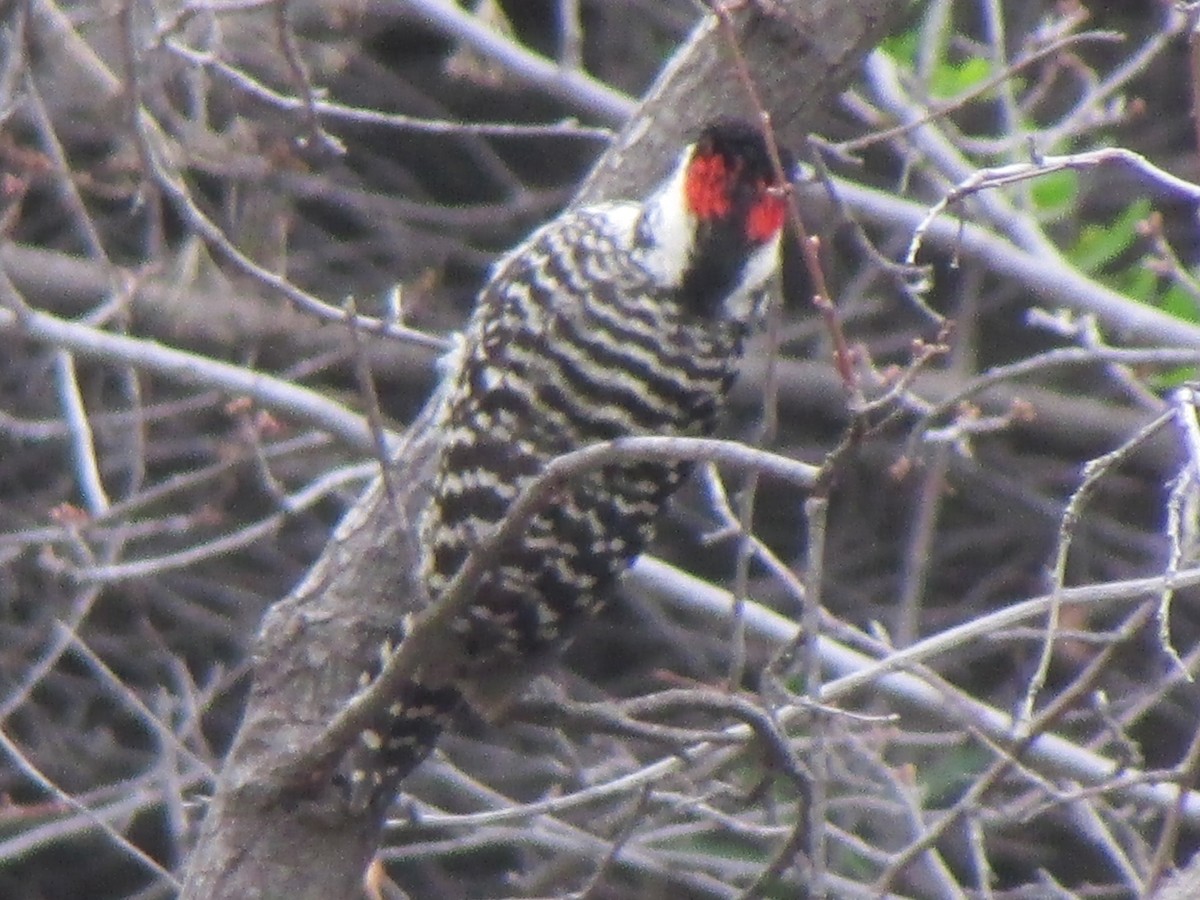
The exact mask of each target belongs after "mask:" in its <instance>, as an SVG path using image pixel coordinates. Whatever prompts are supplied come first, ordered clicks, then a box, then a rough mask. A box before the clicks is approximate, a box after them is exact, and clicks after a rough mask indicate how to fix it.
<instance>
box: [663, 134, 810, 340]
mask: <svg viewBox="0 0 1200 900" xmlns="http://www.w3.org/2000/svg"><path fill="white" fill-rule="evenodd" d="M779 156H780V160H779V161H780V163H781V168H782V169H783V172H784V174H785V175H787V176H788V177H790V173H791V172H792V170H793V168H794V162H793V159H792V156H791V154H789V153H788V152H787V151H786V150H782V149H781V150H780V151H779ZM787 188H788V185H787V182H786V181H783V180H781V179H780V178H779V176H778V170H777V169H776V167H775V165H774V163H773V161H772V158H771V153H770V150H769V149H768V147H767V143H766V140H765V139H764V137H763V135H762V132H761V130H760V129H759V128H758V127H756V126H755V125H753V124H752V123H750V122H748V121H743V120H740V119H721V120H718V121H715V122H711V123H709V124H708V125H706V126H705V127H704V128H703V130H702V131H701V132H700V134H699V137H698V138H697V139H696V141H695V142H694V143H693V144H691V145H689V146H688V147H687V148H686V149H685V150H684V153H683V155H682V157H681V159H680V161H679V164H678V166H677V167H676V169H675V171H674V172H673V173H672V175H671V177H670V178H669V179H668V180H667V181H666V183H665V184H664V185H663V186H662V188H660V190H659V191H658V192H657V193H656V194H655V196H654V198H653V199H652V201H651V203H650V204H649V208H648V213H649V215H648V216H647V218H646V227H647V228H648V230H649V231H650V232H651V238H652V241H653V243H654V244H655V246H656V251H657V253H656V255H657V257H658V259H659V261H660V263H661V265H660V269H661V271H662V272H663V275H664V279H665V280H667V281H668V283H671V284H673V285H676V286H677V287H678V290H679V291H680V294H681V297H682V298H683V300H684V302H685V303H686V304H687V305H688V307H689V308H692V309H694V310H696V311H698V312H703V313H709V314H713V313H720V312H724V313H725V314H726V315H727V316H732V317H737V318H742V317H744V315H746V311H747V309H748V308H749V307H748V306H747V303H748V302H749V301H751V300H753V299H754V295H756V294H757V293H758V292H759V291H760V290H761V288H762V285H763V283H764V282H765V281H766V280H767V279H768V278H769V277H770V276H771V274H772V273H773V272H774V271H775V269H776V267H777V265H778V254H779V238H780V234H781V232H782V231H783V223H784V218H785V216H786V211H787V197H786V191H787Z"/></svg>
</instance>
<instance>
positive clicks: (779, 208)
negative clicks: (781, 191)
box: [746, 187, 787, 241]
mask: <svg viewBox="0 0 1200 900" xmlns="http://www.w3.org/2000/svg"><path fill="white" fill-rule="evenodd" d="M762 191H763V192H762V196H761V197H759V198H758V200H756V201H755V202H754V205H753V206H752V207H750V215H748V216H746V237H748V238H750V240H752V241H769V240H770V239H771V238H773V237H775V234H776V233H777V232H778V231H779V229H780V228H782V227H783V218H784V215H785V214H786V212H787V204H786V203H785V202H784V200H783V197H778V196H776V195H775V194H772V193H770V192H769V191H768V190H767V188H765V187H764V188H763V189H762Z"/></svg>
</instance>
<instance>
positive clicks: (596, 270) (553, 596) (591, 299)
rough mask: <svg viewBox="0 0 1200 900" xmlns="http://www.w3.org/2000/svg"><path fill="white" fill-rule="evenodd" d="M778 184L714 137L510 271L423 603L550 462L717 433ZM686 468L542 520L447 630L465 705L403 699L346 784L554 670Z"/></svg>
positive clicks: (426, 530) (471, 388)
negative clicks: (617, 443)
mask: <svg viewBox="0 0 1200 900" xmlns="http://www.w3.org/2000/svg"><path fill="white" fill-rule="evenodd" d="M777 181H778V179H777V178H776V177H775V170H774V168H773V167H772V165H771V162H770V158H769V156H768V153H767V151H766V148H765V145H764V144H763V140H762V138H761V136H760V135H759V134H758V133H757V131H756V130H755V129H753V128H752V127H751V126H749V125H746V124H742V123H731V122H720V123H715V124H713V125H711V126H709V128H707V129H706V130H705V131H704V132H703V133H702V135H701V137H700V139H699V140H698V141H697V143H696V144H695V145H692V146H691V147H689V148H687V150H686V151H685V152H684V154H683V156H682V158H681V160H680V163H679V165H678V166H677V168H676V169H675V171H674V172H673V173H672V174H671V176H670V177H669V178H668V179H667V181H666V182H665V183H664V184H663V185H662V186H661V187H660V188H659V189H658V190H657V191H656V192H655V193H654V194H653V195H651V197H650V198H648V199H647V200H646V201H645V202H642V203H635V202H627V203H612V204H604V205H600V206H596V207H590V208H585V209H580V210H577V211H570V212H567V213H564V214H563V215H561V216H560V217H558V218H557V219H555V220H553V221H552V222H550V223H549V224H547V225H545V226H544V227H542V228H541V229H539V230H538V231H537V232H535V233H534V234H533V236H532V237H530V238H529V239H528V240H527V241H526V242H525V243H524V244H522V245H521V246H519V247H518V248H516V249H515V250H514V251H513V252H512V253H510V254H509V255H508V256H506V257H505V258H504V259H503V260H501V261H500V263H499V264H498V265H497V267H496V269H495V271H494V273H493V274H492V276H491V278H490V280H489V281H488V283H487V285H486V286H485V288H484V290H483V292H482V294H481V296H480V301H479V306H478V308H477V310H476V312H475V314H474V317H473V318H472V320H471V323H470V324H469V326H468V328H467V330H466V332H465V335H464V337H463V340H462V341H461V344H460V346H459V348H458V350H457V351H456V352H455V355H454V356H453V357H452V358H451V359H450V360H448V373H447V378H448V379H449V384H448V385H447V386H446V389H445V395H444V400H443V405H442V408H441V410H440V415H439V419H438V423H437V427H440V428H442V429H443V430H444V444H443V449H442V452H441V458H440V461H439V466H438V471H437V475H436V480H435V483H434V486H433V493H432V499H431V501H430V503H429V506H428V508H427V509H426V511H425V513H424V516H423V518H422V521H421V526H420V530H421V546H422V552H423V565H422V571H421V575H422V579H423V581H424V583H425V585H426V587H427V589H428V593H429V597H430V599H431V601H436V600H437V598H438V597H439V596H440V595H441V593H442V592H443V591H444V590H445V589H446V586H447V585H448V584H449V583H450V581H451V580H452V579H453V577H454V576H455V574H456V573H457V572H458V571H459V569H460V568H461V566H462V565H463V563H464V562H465V561H466V559H467V557H468V555H469V554H470V552H471V550H472V549H473V548H474V547H476V546H478V545H479V543H480V542H481V541H482V540H483V539H484V538H485V537H486V535H487V534H488V533H489V532H490V531H491V530H492V529H493V528H494V527H495V526H496V525H497V524H498V523H499V522H500V521H501V520H502V519H503V518H504V516H505V514H506V512H507V511H508V509H509V507H510V506H511V504H512V503H513V501H514V500H515V499H516V498H517V497H518V496H519V494H520V493H521V491H522V490H523V489H524V488H525V487H527V486H528V485H529V484H530V483H531V482H533V481H534V480H535V479H536V478H537V477H538V475H539V474H540V473H541V472H542V471H543V470H544V469H545V466H546V464H547V463H548V462H549V461H550V460H552V459H554V458H555V457H557V456H560V455H562V454H564V453H567V452H570V451H572V450H575V449H579V448H581V447H585V446H588V445H590V444H594V443H597V442H600V441H605V440H609V439H613V438H618V437H625V436H635V435H673V436H693V435H705V434H709V433H710V432H711V431H712V430H713V428H714V426H715V424H716V421H717V418H718V416H719V414H720V412H721V407H722V404H723V402H724V400H725V397H726V395H727V393H728V390H729V388H730V385H731V383H732V381H733V378H734V376H735V374H736V367H737V364H738V362H739V360H740V357H741V353H742V349H743V344H744V341H745V339H746V337H747V335H748V333H749V331H750V330H751V328H752V326H753V324H754V322H755V320H756V319H757V318H758V316H759V313H760V306H761V298H762V295H763V289H764V286H765V284H766V282H767V280H768V279H769V278H770V276H771V275H772V273H773V272H774V271H775V269H776V267H777V256H778V244H779V232H780V228H781V225H782V218H783V199H782V198H781V197H780V195H779V191H778V188H779V185H778V184H777ZM687 468H688V467H687V466H686V465H685V464H682V463H680V464H663V463H657V462H640V463H634V464H626V465H613V466H608V467H605V468H603V469H600V470H597V471H595V472H592V473H590V474H588V475H586V476H584V477H581V478H579V479H578V480H577V481H576V482H575V483H573V484H572V485H570V487H569V488H568V489H567V490H566V491H565V492H564V494H563V495H562V496H561V497H559V498H558V499H557V500H556V502H555V503H554V504H553V505H552V506H551V507H550V508H549V509H547V510H545V511H543V512H541V513H540V514H539V515H537V516H536V517H535V519H534V520H533V521H532V522H531V524H530V526H529V528H528V529H527V530H526V532H525V534H524V535H523V536H522V538H521V540H520V541H519V542H515V543H514V544H513V545H512V546H509V547H506V548H504V550H503V552H502V553H501V555H500V559H499V561H498V563H497V565H495V566H494V567H493V568H492V570H491V571H490V572H489V573H488V575H487V576H485V578H484V580H483V582H482V584H481V585H480V587H479V590H478V591H477V592H476V593H477V596H476V600H475V602H473V603H472V604H470V606H469V607H468V609H467V610H466V612H465V613H464V614H463V615H462V616H460V617H459V618H458V620H457V621H456V622H455V623H454V629H455V631H456V633H457V634H458V635H460V636H461V640H462V641H463V650H464V659H465V660H467V662H465V663H464V665H463V668H462V672H461V690H458V691H454V690H447V689H444V688H443V689H441V690H439V691H436V692H432V691H425V690H424V689H423V688H421V687H420V686H418V685H412V686H409V690H408V692H407V694H406V696H405V697H401V698H397V703H395V704H393V710H392V711H393V714H394V715H393V716H392V717H391V721H390V722H389V723H386V725H385V726H384V727H382V728H381V729H380V731H372V732H368V733H367V734H366V735H365V736H364V741H365V743H366V745H367V748H366V749H368V750H369V751H371V753H373V754H374V755H375V756H376V760H375V762H374V765H375V766H376V768H375V770H374V771H365V770H364V771H360V772H356V773H355V776H354V777H355V779H356V780H357V781H358V782H360V783H363V782H365V783H366V784H367V785H371V784H375V783H382V784H384V785H387V784H389V783H391V782H393V781H394V779H396V778H398V777H400V776H402V775H403V774H404V773H405V772H406V771H407V770H409V769H411V768H412V767H413V766H415V765H416V764H417V763H418V762H420V760H421V759H422V758H423V757H424V756H425V755H426V753H427V752H428V751H429V749H431V748H432V745H433V741H434V740H436V734H437V731H438V730H440V728H441V727H442V726H443V725H444V724H445V722H446V720H447V718H448V717H449V715H450V714H451V713H452V712H453V711H454V707H455V706H457V705H458V703H459V702H460V701H461V698H462V696H463V695H465V694H469V693H470V694H474V693H479V692H478V691H472V689H471V688H472V685H474V686H476V687H478V686H480V685H486V684H488V683H490V682H491V681H492V680H493V678H500V679H503V677H504V676H505V675H506V673H511V671H513V670H514V668H519V667H529V668H530V669H533V668H536V667H537V666H538V665H539V664H540V662H541V661H543V660H545V659H546V658H547V657H548V656H552V655H553V654H555V653H556V652H558V651H559V650H561V649H562V647H564V646H565V644H566V643H567V642H568V641H570V639H571V638H572V637H573V636H574V635H575V634H576V632H577V630H578V626H579V624H580V622H581V621H583V620H584V619H586V618H587V617H588V616H589V615H591V614H592V613H594V612H595V611H596V610H597V609H598V608H599V607H600V606H601V605H602V604H603V603H604V601H605V600H606V599H607V597H608V595H609V593H610V592H611V590H612V588H613V586H614V583H615V581H616V580H617V578H618V577H619V576H620V575H621V573H622V572H624V571H625V570H626V569H627V568H628V567H629V565H630V564H631V563H632V562H633V561H634V560H635V559H636V558H637V556H638V555H639V554H640V553H641V552H642V550H643V549H644V548H645V546H646V544H647V542H648V541H649V540H650V539H651V538H652V536H653V533H654V525H655V521H656V519H657V517H658V514H659V512H660V511H661V509H662V507H663V505H664V503H665V502H666V500H667V498H668V497H669V496H670V494H671V493H672V492H673V491H674V490H675V488H676V487H678V485H679V483H680V482H681V480H682V479H683V478H684V477H685V476H686V474H687ZM484 693H486V691H484ZM418 707H419V714H418Z"/></svg>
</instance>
